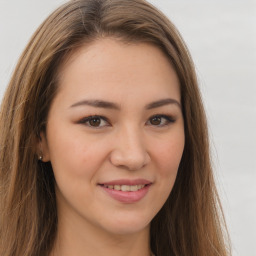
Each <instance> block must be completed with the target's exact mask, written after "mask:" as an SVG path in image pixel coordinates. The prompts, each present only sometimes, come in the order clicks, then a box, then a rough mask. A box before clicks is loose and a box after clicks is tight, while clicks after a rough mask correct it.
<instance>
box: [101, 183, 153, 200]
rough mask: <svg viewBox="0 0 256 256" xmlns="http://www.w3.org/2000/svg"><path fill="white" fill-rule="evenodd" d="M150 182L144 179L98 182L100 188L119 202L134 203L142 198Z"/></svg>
mask: <svg viewBox="0 0 256 256" xmlns="http://www.w3.org/2000/svg"><path fill="white" fill-rule="evenodd" d="M151 184H152V182H150V181H148V180H145V179H136V180H128V179H127V180H124V179H123V180H113V181H109V182H104V183H102V184H99V185H100V186H101V188H102V189H103V190H104V192H106V193H107V194H108V195H109V196H110V197H112V198H113V199H115V200H117V201H119V202H121V203H127V204H131V203H136V202H138V201H140V200H141V199H143V198H144V197H145V196H146V194H147V192H148V190H149V188H150V186H151Z"/></svg>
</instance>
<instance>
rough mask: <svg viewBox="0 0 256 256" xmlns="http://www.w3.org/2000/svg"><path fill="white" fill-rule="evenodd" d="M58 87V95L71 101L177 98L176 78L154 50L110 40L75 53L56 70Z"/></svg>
mask: <svg viewBox="0 0 256 256" xmlns="http://www.w3.org/2000/svg"><path fill="white" fill-rule="evenodd" d="M59 86H60V88H59V89H60V90H59V92H60V93H62V94H64V93H65V94H66V95H67V96H69V97H73V98H80V97H85V96H86V97H97V98H99V97H100V98H105V99H106V98H107V100H112V98H115V100H116V99H117V98H118V99H119V100H126V99H127V98H129V97H130V98H132V96H133V98H138V97H141V98H150V97H153V96H155V97H159V98H164V97H165V96H166V94H171V96H172V97H174V98H176V99H177V100H179V99H180V90H179V81H178V78H177V75H176V73H175V71H174V69H173V67H172V65H171V63H170V61H169V59H168V58H167V56H166V55H165V54H164V53H163V52H162V51H161V50H160V49H159V48H158V47H156V46H154V45H151V44H147V43H136V44H135V43H124V42H122V41H119V40H116V39H111V38H105V39H99V40H97V41H94V42H93V43H91V44H89V45H84V46H83V47H81V48H79V49H78V50H76V51H75V52H74V53H73V54H72V55H71V56H70V58H69V59H68V60H67V62H66V63H65V64H64V65H63V66H62V67H61V69H60V80H59ZM128 96H129V97H128ZM148 100H150V99H148Z"/></svg>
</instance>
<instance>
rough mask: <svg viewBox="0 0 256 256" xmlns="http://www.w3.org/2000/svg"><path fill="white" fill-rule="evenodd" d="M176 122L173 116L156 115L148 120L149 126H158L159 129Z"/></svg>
mask: <svg viewBox="0 0 256 256" xmlns="http://www.w3.org/2000/svg"><path fill="white" fill-rule="evenodd" d="M174 122H175V119H173V117H171V116H167V115H155V116H152V117H151V118H150V119H149V120H148V122H147V124H149V125H153V126H157V127H163V126H166V125H169V124H171V123H174Z"/></svg>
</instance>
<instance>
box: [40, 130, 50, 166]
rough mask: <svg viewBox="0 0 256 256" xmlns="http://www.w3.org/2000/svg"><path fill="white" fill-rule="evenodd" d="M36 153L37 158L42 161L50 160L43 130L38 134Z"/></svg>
mask: <svg viewBox="0 0 256 256" xmlns="http://www.w3.org/2000/svg"><path fill="white" fill-rule="evenodd" d="M37 155H38V160H40V161H42V162H49V161H50V154H49V149H48V143H47V138H46V134H45V132H40V136H39V138H38V141H37Z"/></svg>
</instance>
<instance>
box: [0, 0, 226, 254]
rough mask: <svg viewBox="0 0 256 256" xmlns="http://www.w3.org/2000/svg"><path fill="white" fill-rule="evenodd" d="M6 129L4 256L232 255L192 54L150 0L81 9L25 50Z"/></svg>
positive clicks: (60, 15) (66, 10) (0, 232)
mask: <svg viewBox="0 0 256 256" xmlns="http://www.w3.org/2000/svg"><path fill="white" fill-rule="evenodd" d="M0 129H1V132H2V136H1V138H0V141H1V142H0V147H1V153H0V163H1V164H0V168H1V169H0V173H1V210H0V212H1V213H0V214H1V223H0V241H1V246H0V250H1V253H0V255H1V256H2V255H3V256H7V255H8V256H10V255H15V256H16V255H17V256H18V255H19V256H20V255H42V256H43V255H51V256H58V255H62V256H63V255H64V256H65V255H77V256H80V255H95V256H97V255H103V254H104V255H145V256H148V255H157V256H164V255H166V256H170V255H190V256H191V255H197V256H198V255H222V256H224V255H229V252H228V249H227V244H226V243H225V235H226V233H225V223H224V219H223V216H222V212H221V206H220V202H219V198H218V194H217V191H216V188H215V184H214V179H213V173H212V169H211V163H210V157H209V145H208V135H207V125H206V119H205V114H204V110H203V106H202V102H201V98H200V93H199V90H198V85H197V81H196V75H195V71H194V67H193V63H192V60H191V58H190V56H189V53H188V50H187V48H186V46H185V44H184V42H183V41H182V39H181V37H180V36H179V33H178V32H177V30H176V29H175V27H174V26H173V25H172V24H171V23H170V21H169V20H168V19H167V18H166V17H165V16H164V15H163V14H162V13H160V12H159V11H158V10H156V9H155V8H154V7H153V6H151V5H150V4H148V3H147V2H145V1H143V0H131V1H127V0H112V1H110V0H77V1H69V2H68V3H66V4H64V5H63V6H61V7H60V8H59V9H57V10H56V11H55V12H54V13H53V14H52V15H50V16H49V17H48V18H47V19H46V21H45V22H44V23H43V24H42V25H41V26H40V27H39V29H38V30H37V31H36V33H35V34H34V36H33V37H32V39H31V41H30V43H29V44H28V46H27V48H26V49H25V51H24V53H23V54H22V56H21V58H20V60H19V63H18V65H17V68H16V70H15V72H14V74H13V77H12V79H11V81H10V84H9V86H8V88H7V91H6V94H5V96H4V99H3V102H2V106H1V115H0Z"/></svg>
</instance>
